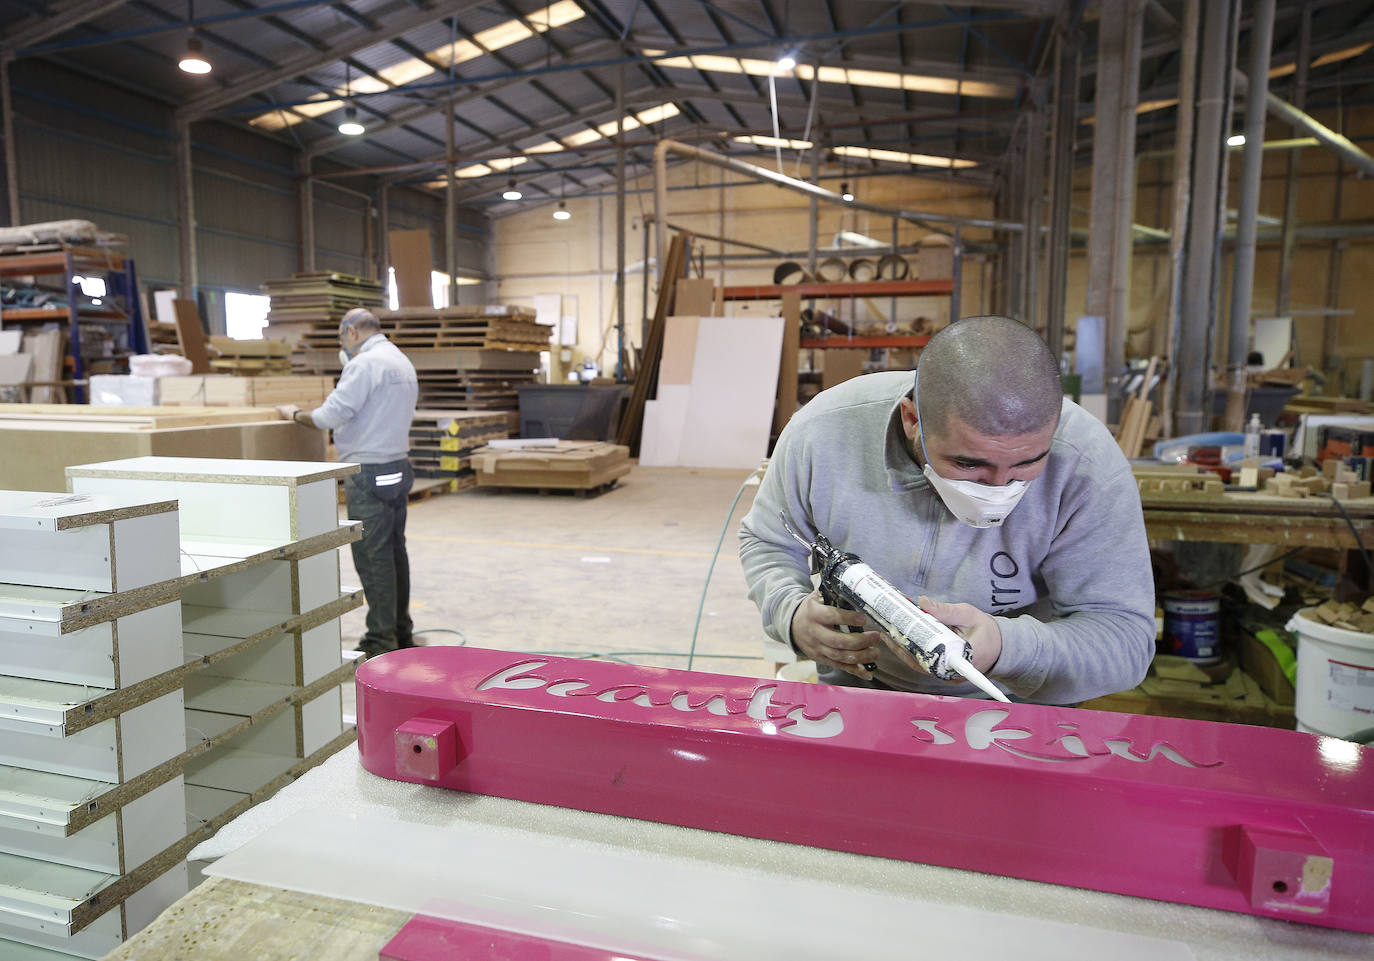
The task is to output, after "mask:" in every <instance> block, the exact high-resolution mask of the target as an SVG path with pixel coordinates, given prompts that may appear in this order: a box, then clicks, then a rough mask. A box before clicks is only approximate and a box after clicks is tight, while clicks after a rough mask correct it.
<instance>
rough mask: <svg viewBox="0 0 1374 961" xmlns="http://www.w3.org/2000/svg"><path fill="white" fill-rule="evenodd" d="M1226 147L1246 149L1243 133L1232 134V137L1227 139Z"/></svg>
mask: <svg viewBox="0 0 1374 961" xmlns="http://www.w3.org/2000/svg"><path fill="white" fill-rule="evenodd" d="M1226 146H1228V147H1244V146H1245V134H1243V133H1237V134H1232V135H1231V136H1229V137H1227V138H1226Z"/></svg>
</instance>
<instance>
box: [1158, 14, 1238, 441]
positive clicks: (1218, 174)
mask: <svg viewBox="0 0 1374 961" xmlns="http://www.w3.org/2000/svg"><path fill="white" fill-rule="evenodd" d="M1201 7H1202V11H1201V12H1202V46H1201V48H1200V51H1199V56H1198V63H1199V69H1198V82H1197V110H1196V113H1195V120H1194V128H1193V154H1192V184H1193V189H1192V199H1191V201H1190V203H1189V210H1188V236H1187V239H1186V240H1185V242H1184V250H1183V265H1182V266H1183V269H1182V276H1181V279H1180V284H1179V291H1180V296H1179V325H1178V339H1177V342H1176V343H1175V344H1174V348H1173V358H1174V378H1173V383H1172V384H1171V385H1170V387H1171V389H1172V391H1173V409H1174V434H1175V435H1179V434H1196V433H1200V432H1202V431H1205V430H1207V428H1208V421H1209V414H1210V412H1211V385H1210V383H1209V381H1208V370H1209V366H1210V361H1211V356H1212V328H1213V319H1214V315H1215V311H1216V308H1217V289H1218V282H1217V273H1218V268H1219V264H1220V251H1221V239H1222V237H1221V235H1222V227H1223V221H1222V207H1223V206H1224V204H1223V203H1222V200H1224V197H1225V187H1226V150H1225V148H1224V144H1223V140H1224V137H1225V135H1226V130H1227V129H1228V126H1229V117H1230V98H1231V86H1230V82H1229V81H1230V78H1231V74H1232V66H1233V65H1232V62H1231V61H1232V58H1233V56H1234V50H1233V48H1232V45H1231V38H1232V22H1233V16H1234V12H1235V3H1234V0H1229V2H1224V3H1223V2H1216V0H1208V2H1206V3H1203V4H1201Z"/></svg>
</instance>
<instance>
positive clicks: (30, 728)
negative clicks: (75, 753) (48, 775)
mask: <svg viewBox="0 0 1374 961" xmlns="http://www.w3.org/2000/svg"><path fill="white" fill-rule="evenodd" d="M111 693H112V692H111V691H109V690H105V689H102V688H97V687H89V686H87V685H84V684H63V683H61V682H59V681H35V680H31V679H29V678H26V677H10V676H8V675H5V674H0V728H5V729H8V730H12V731H19V732H21V733H25V734H56V735H58V736H61V734H62V733H64V732H66V731H67V730H68V728H71V727H72V726H73V722H74V721H75V720H76V719H77V715H79V714H81V713H94V705H95V702H96V701H97V700H99V699H100V698H102V697H107V696H109V695H110V694H111ZM87 705H89V706H90V711H89V712H87V711H86V710H85V709H86V707H87Z"/></svg>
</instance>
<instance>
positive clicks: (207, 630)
mask: <svg viewBox="0 0 1374 961" xmlns="http://www.w3.org/2000/svg"><path fill="white" fill-rule="evenodd" d="M291 620H292V617H291V615H289V614H287V615H283V614H280V613H277V612H273V611H250V610H243V609H232V608H225V607H199V606H197V605H194V604H182V605H181V630H182V633H183V634H196V635H205V636H208V637H218V638H227V639H230V640H239V641H243V640H247V639H248V638H250V637H257V636H259V635H266V634H281V633H284V632H285V631H288V630H290V627H289V626H288V625H289V624H290V622H291ZM221 646H222V647H227V646H228V645H221ZM194 653H200V651H199V650H198V649H197V650H195V651H194Z"/></svg>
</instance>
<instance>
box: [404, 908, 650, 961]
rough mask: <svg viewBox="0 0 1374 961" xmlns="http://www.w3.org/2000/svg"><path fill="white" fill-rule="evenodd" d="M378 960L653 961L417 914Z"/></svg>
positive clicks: (641, 957)
mask: <svg viewBox="0 0 1374 961" xmlns="http://www.w3.org/2000/svg"><path fill="white" fill-rule="evenodd" d="M377 958H378V961H653V959H652V958H647V957H645V956H644V955H639V954H622V953H620V952H618V951H602V950H600V949H599V948H585V947H583V946H581V945H578V944H568V943H567V942H565V941H550V940H547V939H545V938H536V937H533V936H531V935H527V934H514V933H512V932H510V931H499V930H497V929H496V928H487V927H483V926H482V925H480V924H465V923H463V922H461V921H447V920H445V919H443V918H430V917H426V916H424V915H416V916H415V917H413V918H411V919H410V921H408V922H407V923H406V926H405V927H403V928H401V930H400V931H397V932H396V936H395V937H394V938H392V939H391V940H390V941H388V942H387V943H386V946H385V947H383V948H382V950H381V952H380V953H379V954H378V955H377Z"/></svg>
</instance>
